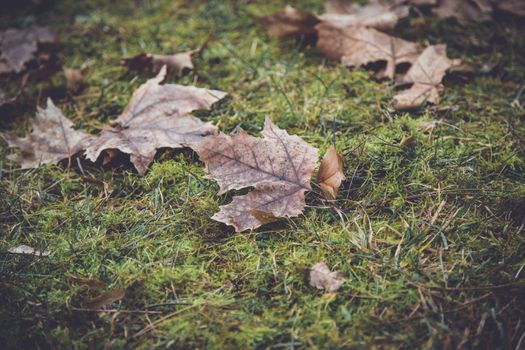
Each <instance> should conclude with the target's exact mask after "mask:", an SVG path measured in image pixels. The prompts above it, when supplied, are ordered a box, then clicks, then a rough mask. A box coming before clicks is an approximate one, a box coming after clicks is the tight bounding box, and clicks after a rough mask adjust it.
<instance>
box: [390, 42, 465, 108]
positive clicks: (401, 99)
mask: <svg viewBox="0 0 525 350" xmlns="http://www.w3.org/2000/svg"><path fill="white" fill-rule="evenodd" d="M460 64H461V60H459V59H450V58H448V57H447V46H446V45H432V46H429V47H427V48H426V49H425V51H423V53H422V54H421V56H419V57H418V59H417V60H416V62H414V64H413V65H412V67H410V69H409V70H408V72H407V74H406V75H405V76H404V78H403V80H402V81H401V83H402V84H412V86H411V87H410V88H409V89H407V90H404V91H402V92H400V93H399V94H397V95H396V96H394V99H393V102H392V105H393V106H394V108H395V109H396V110H398V111H402V110H410V109H415V108H418V107H420V106H421V105H422V104H423V103H424V102H429V103H433V104H437V103H439V91H440V90H441V89H442V85H441V80H442V79H443V77H444V76H445V74H446V73H447V71H448V70H449V69H450V68H452V67H454V66H458V65H460Z"/></svg>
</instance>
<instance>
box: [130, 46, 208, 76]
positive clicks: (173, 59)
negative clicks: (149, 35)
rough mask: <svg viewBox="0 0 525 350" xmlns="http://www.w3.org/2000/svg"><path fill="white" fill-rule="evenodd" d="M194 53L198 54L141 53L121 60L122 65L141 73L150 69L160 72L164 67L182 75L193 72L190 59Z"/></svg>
mask: <svg viewBox="0 0 525 350" xmlns="http://www.w3.org/2000/svg"><path fill="white" fill-rule="evenodd" d="M196 52H198V50H192V51H186V52H180V53H175V54H172V55H156V54H150V53H142V54H140V55H137V56H135V57H131V58H124V59H122V64H124V65H125V66H127V67H128V68H129V69H132V70H137V71H143V70H145V69H152V70H153V71H155V72H160V70H161V68H162V67H164V66H166V67H167V68H168V71H171V72H175V73H177V74H178V75H183V74H184V73H186V72H188V71H191V70H193V62H192V61H191V59H192V56H193V55H194V54H195V53H196Z"/></svg>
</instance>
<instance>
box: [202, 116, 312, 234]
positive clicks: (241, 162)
mask: <svg viewBox="0 0 525 350" xmlns="http://www.w3.org/2000/svg"><path fill="white" fill-rule="evenodd" d="M262 134H263V137H264V138H262V139H260V138H256V137H253V136H250V135H248V134H247V133H246V132H245V131H243V130H242V129H239V131H238V133H237V134H236V135H234V136H233V137H232V136H228V135H225V134H222V133H221V134H219V135H216V136H209V137H207V138H205V139H203V140H202V142H200V143H198V144H197V145H196V146H195V147H194V148H195V150H196V151H197V153H198V154H199V157H200V159H201V160H202V161H203V162H204V163H205V164H206V168H207V170H208V173H209V174H210V176H211V177H212V178H213V179H215V180H217V182H218V183H219V186H220V191H219V194H223V193H225V192H227V191H230V190H240V189H243V188H246V187H254V190H253V191H252V192H250V193H248V194H246V195H243V196H235V197H234V198H233V200H232V202H231V203H230V204H227V205H224V206H221V208H220V211H219V212H218V213H216V214H215V215H214V216H213V219H214V220H217V221H219V222H223V223H225V224H227V225H231V226H233V227H235V229H236V230H237V231H238V232H240V231H245V230H249V229H255V228H257V227H259V226H261V225H262V224H263V223H266V222H269V221H270V220H272V221H273V219H272V218H273V217H276V218H277V217H293V216H298V215H299V214H301V213H302V211H303V209H304V206H305V201H304V193H305V192H306V191H310V190H311V186H310V178H311V176H312V172H313V169H314V167H315V164H316V162H317V156H318V150H317V149H316V148H314V147H312V146H310V145H309V144H308V143H306V142H305V141H304V140H302V139H301V138H300V137H299V136H296V135H292V136H290V135H288V133H287V132H286V131H285V130H281V129H279V128H278V127H277V126H275V124H273V123H272V122H271V120H270V119H268V118H266V121H265V123H264V130H263V132H262Z"/></svg>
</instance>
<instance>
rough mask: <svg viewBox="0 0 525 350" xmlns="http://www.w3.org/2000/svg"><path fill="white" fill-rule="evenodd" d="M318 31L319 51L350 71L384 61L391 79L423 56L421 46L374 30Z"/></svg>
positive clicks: (325, 28)
mask: <svg viewBox="0 0 525 350" xmlns="http://www.w3.org/2000/svg"><path fill="white" fill-rule="evenodd" d="M316 28H317V29H318V32H319V39H318V41H317V48H318V49H319V50H320V51H321V52H322V53H324V54H325V55H326V56H327V57H328V58H330V59H333V60H341V62H342V63H343V64H344V65H345V66H350V67H352V66H362V65H366V64H369V63H372V62H380V61H384V62H386V68H385V71H384V72H383V75H384V76H385V77H387V78H390V79H392V78H394V76H395V72H396V66H397V65H399V64H402V63H413V62H415V60H416V59H417V57H418V56H419V54H420V52H421V49H420V47H419V45H417V44H415V43H412V42H409V41H406V40H403V39H400V38H396V37H393V36H390V35H388V34H385V33H382V32H380V31H378V30H376V29H373V28H364V27H347V28H338V27H334V26H332V25H329V24H326V23H321V24H319V25H318V26H317V27H316Z"/></svg>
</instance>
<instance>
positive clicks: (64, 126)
mask: <svg viewBox="0 0 525 350" xmlns="http://www.w3.org/2000/svg"><path fill="white" fill-rule="evenodd" d="M32 124H33V132H32V133H31V135H29V136H27V137H23V138H20V137H15V136H9V135H6V134H2V135H1V136H2V137H3V138H4V139H5V140H6V142H7V143H8V145H9V147H16V148H20V152H19V153H15V154H11V155H9V156H8V158H9V159H11V160H12V161H14V162H16V163H18V164H20V165H21V167H22V169H27V168H35V167H38V166H39V165H41V164H48V163H57V162H59V161H61V160H63V159H71V157H73V156H74V155H75V154H77V153H78V152H80V151H81V150H83V149H84V148H86V146H87V145H88V144H89V143H90V142H91V140H92V137H91V136H90V135H88V134H86V133H84V132H82V131H79V130H75V129H73V123H72V122H71V121H70V120H69V119H67V118H66V117H64V115H63V114H62V112H61V111H60V109H58V108H57V107H56V106H55V105H54V104H53V101H51V99H48V100H47V107H46V108H45V109H41V108H38V111H37V114H36V118H35V119H34V120H33V122H32Z"/></svg>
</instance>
